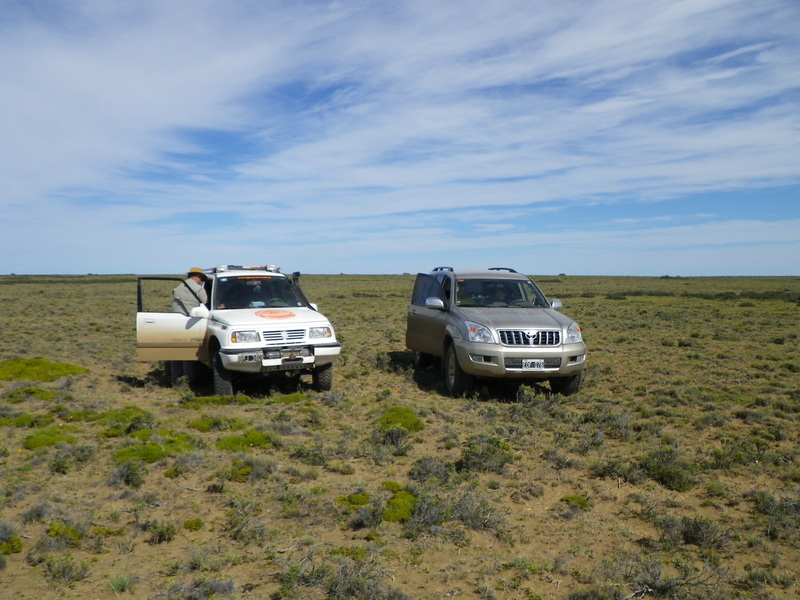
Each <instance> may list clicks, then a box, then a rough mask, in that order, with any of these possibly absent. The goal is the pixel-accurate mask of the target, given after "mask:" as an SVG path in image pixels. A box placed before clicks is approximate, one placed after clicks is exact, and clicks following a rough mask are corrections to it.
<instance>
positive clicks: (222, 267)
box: [211, 265, 281, 273]
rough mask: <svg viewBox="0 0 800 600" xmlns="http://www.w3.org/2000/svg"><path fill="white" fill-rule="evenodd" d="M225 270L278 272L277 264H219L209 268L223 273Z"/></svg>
mask: <svg viewBox="0 0 800 600" xmlns="http://www.w3.org/2000/svg"><path fill="white" fill-rule="evenodd" d="M225 271H269V272H270V273H280V272H281V268H280V267H279V266H278V265H263V266H243V265H220V266H218V267H214V268H213V269H211V272H212V273H224V272H225Z"/></svg>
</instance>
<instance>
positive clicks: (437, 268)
mask: <svg viewBox="0 0 800 600" xmlns="http://www.w3.org/2000/svg"><path fill="white" fill-rule="evenodd" d="M452 270H453V267H434V268H433V271H452ZM433 271H432V272H433Z"/></svg>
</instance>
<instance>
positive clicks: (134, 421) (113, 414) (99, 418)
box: [91, 406, 155, 437]
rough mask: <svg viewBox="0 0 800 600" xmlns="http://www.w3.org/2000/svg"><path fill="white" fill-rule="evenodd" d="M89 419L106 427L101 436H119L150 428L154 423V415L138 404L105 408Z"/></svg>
mask: <svg viewBox="0 0 800 600" xmlns="http://www.w3.org/2000/svg"><path fill="white" fill-rule="evenodd" d="M91 420H93V421H95V422H97V423H100V424H101V425H105V426H106V427H107V429H106V430H105V431H103V432H102V433H101V434H100V435H102V436H103V437H119V436H122V435H128V434H131V433H133V432H135V431H141V430H143V429H151V428H152V427H153V425H154V423H155V417H154V416H153V415H152V414H151V413H149V412H148V411H146V410H144V409H141V408H139V407H138V406H126V407H124V408H115V409H112V410H107V411H105V412H102V413H97V414H95V415H94V416H93V417H92V419H91Z"/></svg>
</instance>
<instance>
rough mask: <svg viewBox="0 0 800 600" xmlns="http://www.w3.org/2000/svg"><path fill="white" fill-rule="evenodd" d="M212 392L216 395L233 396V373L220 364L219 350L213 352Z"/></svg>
mask: <svg viewBox="0 0 800 600" xmlns="http://www.w3.org/2000/svg"><path fill="white" fill-rule="evenodd" d="M213 371H214V393H215V394H216V395H217V396H233V375H232V373H231V372H230V371H229V370H228V369H226V368H225V365H224V364H222V357H221V356H220V355H219V352H216V353H215V354H214V368H213Z"/></svg>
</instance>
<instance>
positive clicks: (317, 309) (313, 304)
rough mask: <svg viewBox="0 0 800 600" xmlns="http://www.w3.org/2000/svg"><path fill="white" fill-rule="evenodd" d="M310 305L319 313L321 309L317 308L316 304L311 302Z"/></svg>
mask: <svg viewBox="0 0 800 600" xmlns="http://www.w3.org/2000/svg"><path fill="white" fill-rule="evenodd" d="M308 305H309V306H310V307H311V308H313V309H314V310H315V311H317V312H319V307H318V306H317V303H316V302H309V303H308Z"/></svg>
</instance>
